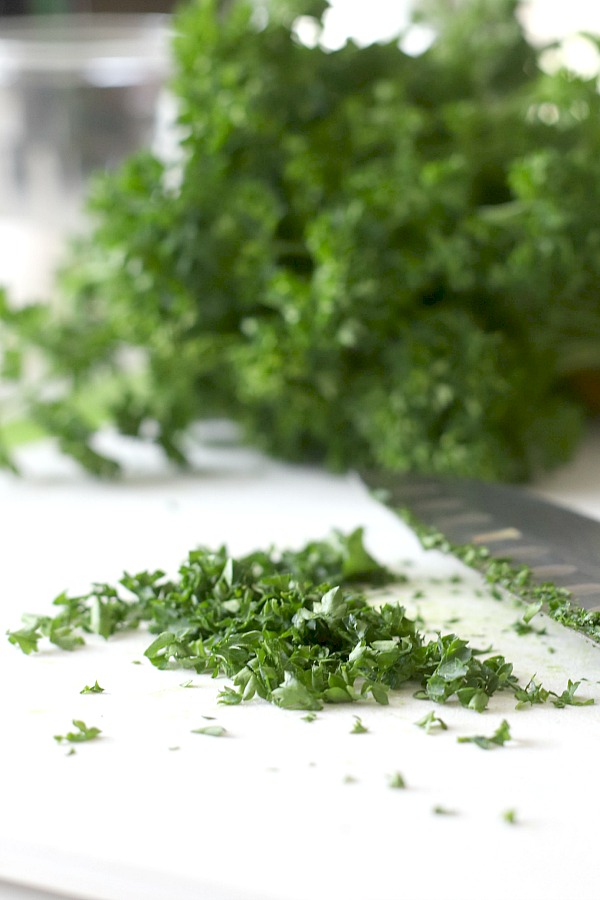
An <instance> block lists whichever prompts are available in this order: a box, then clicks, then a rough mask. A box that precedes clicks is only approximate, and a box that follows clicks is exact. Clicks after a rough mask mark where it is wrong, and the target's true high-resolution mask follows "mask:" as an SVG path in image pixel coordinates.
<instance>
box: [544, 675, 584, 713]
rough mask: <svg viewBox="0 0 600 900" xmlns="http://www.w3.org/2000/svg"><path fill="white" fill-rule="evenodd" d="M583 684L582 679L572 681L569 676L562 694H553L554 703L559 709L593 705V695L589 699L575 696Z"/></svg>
mask: <svg viewBox="0 0 600 900" xmlns="http://www.w3.org/2000/svg"><path fill="white" fill-rule="evenodd" d="M580 684H581V681H571V679H570V678H569V680H568V683H567V687H566V688H565V689H564V691H563V692H562V694H560V695H559V694H553V696H554V700H553V701H552V703H553V704H554V706H557V707H558V708H559V709H562V708H563V707H565V706H592V704H593V703H594V700H593V698H592V697H590V698H588V699H587V700H579V699H576V698H575V692H576V691H577V688H578V687H579V685H580Z"/></svg>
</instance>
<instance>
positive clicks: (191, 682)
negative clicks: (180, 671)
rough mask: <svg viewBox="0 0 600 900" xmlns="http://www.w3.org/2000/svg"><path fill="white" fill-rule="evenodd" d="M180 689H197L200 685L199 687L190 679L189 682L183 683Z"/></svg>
mask: <svg viewBox="0 0 600 900" xmlns="http://www.w3.org/2000/svg"><path fill="white" fill-rule="evenodd" d="M179 687H182V688H195V687H198V685H197V684H194V682H193V681H192V679H191V678H189V679H188V680H187V681H182V682H181V684H180V685H179Z"/></svg>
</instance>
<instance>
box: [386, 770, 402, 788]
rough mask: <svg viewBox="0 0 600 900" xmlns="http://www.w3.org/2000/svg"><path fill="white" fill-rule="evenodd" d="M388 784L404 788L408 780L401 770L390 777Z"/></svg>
mask: <svg viewBox="0 0 600 900" xmlns="http://www.w3.org/2000/svg"><path fill="white" fill-rule="evenodd" d="M388 786H389V787H391V788H399V789H403V788H405V787H406V782H405V780H404V778H403V777H402V775H401V774H400V772H394V774H393V775H391V776H390V777H389V778H388Z"/></svg>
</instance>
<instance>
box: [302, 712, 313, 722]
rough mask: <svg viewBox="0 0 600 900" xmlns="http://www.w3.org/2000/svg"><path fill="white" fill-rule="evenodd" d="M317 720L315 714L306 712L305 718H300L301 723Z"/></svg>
mask: <svg viewBox="0 0 600 900" xmlns="http://www.w3.org/2000/svg"><path fill="white" fill-rule="evenodd" d="M316 718H317V714H316V713H314V712H308V713H306V715H305V716H302V721H303V722H314V721H315V719H316Z"/></svg>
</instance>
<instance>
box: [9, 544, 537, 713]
mask: <svg viewBox="0 0 600 900" xmlns="http://www.w3.org/2000/svg"><path fill="white" fill-rule="evenodd" d="M393 580H394V576H393V575H392V574H391V573H390V572H389V571H387V570H386V569H385V568H383V567H382V566H380V565H379V564H378V563H377V562H376V561H375V560H374V559H373V558H372V557H371V556H370V555H369V554H368V553H367V551H366V549H365V547H364V544H363V533H362V529H357V530H355V531H354V532H352V533H351V534H349V535H343V534H341V533H339V532H336V533H335V534H334V535H333V536H332V537H331V538H330V539H329V540H326V541H313V542H310V543H309V544H307V545H306V546H305V547H304V548H302V549H300V550H297V551H283V552H276V551H274V550H268V551H256V552H254V553H251V554H249V555H247V556H244V557H241V558H239V559H233V558H232V557H230V556H229V554H228V552H227V549H226V548H225V547H221V548H219V549H217V550H210V549H207V548H205V547H201V548H199V549H196V550H193V551H192V552H191V553H190V554H189V557H188V559H187V561H186V562H185V563H184V564H183V565H182V566H181V568H180V570H179V576H178V578H175V579H171V578H168V577H166V576H165V574H164V573H163V572H162V571H154V572H142V573H139V574H136V575H129V574H125V575H124V576H123V578H122V579H121V581H120V584H119V586H118V587H114V586H111V585H107V584H96V585H94V586H93V588H92V590H91V591H90V592H89V593H88V594H85V595H82V596H76V597H67V596H66V595H65V594H61V595H60V597H58V598H57V599H56V600H55V601H54V603H55V605H56V606H58V608H59V610H58V612H57V614H56V615H55V616H54V617H50V616H28V617H27V629H28V632H29V635H30V637H29V640H28V642H27V645H26V647H25V648H22V649H24V652H32V651H33V650H35V649H37V646H38V642H39V641H40V640H41V639H42V638H47V639H48V640H49V641H50V642H52V643H55V644H58V646H59V647H61V648H63V649H74V648H75V647H78V646H80V645H81V644H82V643H83V635H85V634H89V633H92V634H93V633H96V634H101V635H102V636H103V637H110V636H111V635H113V634H116V633H118V632H121V631H124V630H126V629H131V628H136V627H138V626H139V625H140V623H145V624H146V626H147V628H148V630H149V631H150V633H151V634H152V635H153V639H152V641H151V642H150V645H149V646H148V647H147V649H146V651H145V656H146V658H147V659H148V660H149V661H150V662H151V663H152V665H154V666H156V667H157V668H159V669H167V668H172V667H180V668H183V669H186V670H188V671H189V670H193V671H194V672H196V673H207V674H210V675H212V676H216V675H223V676H226V677H227V678H229V679H230V682H231V683H230V684H229V685H227V686H226V687H224V688H223V690H222V691H221V693H220V702H222V703H226V704H237V703H241V702H245V701H248V700H251V699H252V698H253V697H261V698H262V699H264V700H268V701H270V702H272V703H274V704H276V705H277V706H281V707H283V708H286V709H302V710H306V711H313V712H314V711H316V710H319V709H321V708H322V707H323V705H324V704H327V703H352V702H355V701H357V700H365V699H367V698H369V697H371V698H372V699H373V700H374V701H375V702H377V703H380V704H387V703H388V695H389V692H390V691H395V690H399V689H401V688H403V687H405V686H407V687H411V686H412V687H413V688H414V687H417V689H418V691H419V692H420V693H419V695H421V696H423V697H425V698H427V699H429V700H433V701H435V702H437V703H444V702H446V701H447V700H449V699H450V698H453V697H455V698H457V699H458V701H459V703H460V704H461V705H463V706H465V707H467V708H470V709H474V710H478V711H481V710H482V709H485V707H486V706H487V704H488V701H489V698H490V697H491V696H493V694H494V693H496V692H497V691H504V690H509V691H515V690H516V689H518V687H519V684H518V680H517V678H516V677H515V675H514V674H513V667H512V664H511V663H509V662H507V661H506V660H505V659H504V657H503V656H500V655H493V656H489V657H487V658H482V657H481V651H478V650H474V649H473V648H471V647H470V646H469V644H468V643H467V641H465V640H462V639H461V638H460V637H458V636H457V635H456V634H453V633H449V634H438V635H437V637H436V638H435V639H433V640H426V639H425V637H424V635H423V634H422V632H421V631H420V630H419V628H418V627H417V623H416V622H415V621H414V620H412V619H410V618H409V617H408V616H407V615H406V611H405V609H404V608H403V607H402V606H400V605H398V604H395V603H384V604H382V605H380V606H378V607H375V606H374V605H373V604H372V603H371V602H369V599H368V597H367V596H366V595H365V594H364V593H363V592H362V590H361V586H373V585H381V584H386V583H389V582H391V581H393ZM15 634H16V632H10V633H9V640H10V641H11V642H12V643H15V644H17V645H20V641H19V640H17V639H16V638H15Z"/></svg>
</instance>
